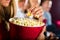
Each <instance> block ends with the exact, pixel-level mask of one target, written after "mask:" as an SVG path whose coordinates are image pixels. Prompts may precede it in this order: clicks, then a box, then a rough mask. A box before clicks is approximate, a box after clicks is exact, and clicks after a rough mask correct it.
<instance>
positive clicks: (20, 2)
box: [18, 0, 29, 10]
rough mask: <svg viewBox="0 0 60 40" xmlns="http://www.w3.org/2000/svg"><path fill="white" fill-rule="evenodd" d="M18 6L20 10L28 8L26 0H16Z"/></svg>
mask: <svg viewBox="0 0 60 40" xmlns="http://www.w3.org/2000/svg"><path fill="white" fill-rule="evenodd" d="M18 6H19V7H20V8H21V9H22V10H26V9H28V6H29V5H28V0H21V1H19V2H18Z"/></svg>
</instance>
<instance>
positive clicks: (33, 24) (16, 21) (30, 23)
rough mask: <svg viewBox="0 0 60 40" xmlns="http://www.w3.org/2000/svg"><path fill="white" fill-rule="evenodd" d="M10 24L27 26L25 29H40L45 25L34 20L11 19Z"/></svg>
mask: <svg viewBox="0 0 60 40" xmlns="http://www.w3.org/2000/svg"><path fill="white" fill-rule="evenodd" d="M10 22H12V23H13V24H16V25H20V26H25V27H27V26H28V27H40V26H44V25H45V24H44V23H43V22H40V21H38V20H34V19H29V18H17V19H15V18H11V19H10Z"/></svg>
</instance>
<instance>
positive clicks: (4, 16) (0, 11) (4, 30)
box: [0, 0, 15, 40]
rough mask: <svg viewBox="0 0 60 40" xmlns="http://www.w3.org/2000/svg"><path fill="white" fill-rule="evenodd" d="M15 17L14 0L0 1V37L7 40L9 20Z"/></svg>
mask: <svg viewBox="0 0 60 40" xmlns="http://www.w3.org/2000/svg"><path fill="white" fill-rule="evenodd" d="M14 15H15V1H14V0H0V37H1V40H9V39H8V38H9V32H8V31H9V29H10V27H9V19H10V18H11V17H14Z"/></svg>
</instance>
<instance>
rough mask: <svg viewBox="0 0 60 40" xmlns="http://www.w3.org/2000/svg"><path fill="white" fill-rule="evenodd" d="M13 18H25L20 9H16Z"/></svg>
mask: <svg viewBox="0 0 60 40" xmlns="http://www.w3.org/2000/svg"><path fill="white" fill-rule="evenodd" d="M15 17H18V18H25V13H24V12H23V11H22V10H21V9H20V8H17V13H16V15H15Z"/></svg>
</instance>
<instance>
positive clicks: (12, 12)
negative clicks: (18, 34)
mask: <svg viewBox="0 0 60 40" xmlns="http://www.w3.org/2000/svg"><path fill="white" fill-rule="evenodd" d="M5 8H6V9H7V13H10V17H14V15H15V13H16V5H15V0H11V2H10V4H9V6H8V7H5ZM4 11H5V10H4V8H3V6H2V5H1V3H0V22H1V19H2V17H5V15H4Z"/></svg>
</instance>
